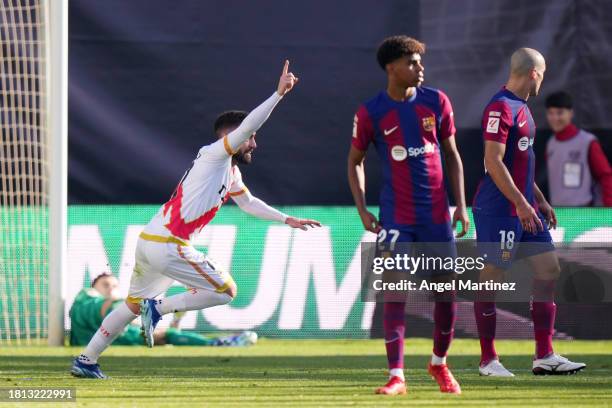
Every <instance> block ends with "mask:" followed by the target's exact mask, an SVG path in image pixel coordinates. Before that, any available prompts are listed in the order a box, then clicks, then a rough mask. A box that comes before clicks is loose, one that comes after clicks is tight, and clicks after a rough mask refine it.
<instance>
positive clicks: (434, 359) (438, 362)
mask: <svg viewBox="0 0 612 408" xmlns="http://www.w3.org/2000/svg"><path fill="white" fill-rule="evenodd" d="M442 364H446V356H444V357H438V356H436V355H435V354H432V355H431V365H442Z"/></svg>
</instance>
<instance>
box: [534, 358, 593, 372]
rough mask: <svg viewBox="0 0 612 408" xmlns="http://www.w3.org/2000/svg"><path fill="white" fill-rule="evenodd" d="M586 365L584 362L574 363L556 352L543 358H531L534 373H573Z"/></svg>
mask: <svg viewBox="0 0 612 408" xmlns="http://www.w3.org/2000/svg"><path fill="white" fill-rule="evenodd" d="M584 367H586V364H584V363H574V362H572V361H569V360H568V359H567V358H565V357H563V356H560V355H558V354H554V353H553V354H550V355H549V356H547V357H545V358H538V359H535V360H533V373H534V374H535V375H569V374H575V373H577V372H578V371H580V370H582V369H583V368H584Z"/></svg>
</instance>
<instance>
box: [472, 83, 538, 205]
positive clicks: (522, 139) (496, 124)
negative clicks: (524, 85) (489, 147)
mask: <svg viewBox="0 0 612 408" xmlns="http://www.w3.org/2000/svg"><path fill="white" fill-rule="evenodd" d="M481 125H482V135H483V139H484V141H487V140H488V141H493V142H497V143H503V144H505V145H506V151H505V153H504V158H503V163H504V165H505V166H506V168H507V169H508V171H509V172H510V175H511V176H512V180H513V181H514V184H515V185H516V187H517V188H518V189H519V190H520V191H521V193H522V194H523V195H524V196H525V198H526V199H527V201H528V202H530V203H532V205H533V206H534V208H536V209H537V206H536V202H535V199H534V192H533V183H534V172H535V153H534V151H533V142H534V139H535V122H534V120H533V117H532V116H531V111H530V110H529V107H528V106H527V102H526V101H525V100H523V99H521V98H519V97H518V96H516V95H514V94H513V93H512V92H510V91H509V90H507V89H506V88H505V87H504V88H502V90H501V91H499V92H498V93H497V94H495V95H494V96H493V98H491V101H490V102H489V103H488V105H487V106H486V108H485V110H484V113H483V115H482V124H481ZM473 211H475V212H480V213H481V214H488V215H495V216H516V208H515V207H514V205H513V204H512V203H511V202H510V201H509V200H508V199H507V198H506V197H505V196H504V195H503V193H502V192H501V191H500V190H499V188H498V187H497V185H495V183H494V182H493V179H492V178H491V176H490V175H489V173H488V172H487V171H486V168H485V175H484V177H483V178H482V180H481V181H480V184H479V185H478V189H477V191H476V195H475V196H474V202H473Z"/></svg>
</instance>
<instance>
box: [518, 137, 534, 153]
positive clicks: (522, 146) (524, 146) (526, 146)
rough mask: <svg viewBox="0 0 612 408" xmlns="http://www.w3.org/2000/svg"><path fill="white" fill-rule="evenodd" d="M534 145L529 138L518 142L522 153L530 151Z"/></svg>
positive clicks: (522, 138)
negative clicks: (530, 147)
mask: <svg viewBox="0 0 612 408" xmlns="http://www.w3.org/2000/svg"><path fill="white" fill-rule="evenodd" d="M531 144H532V142H530V140H529V138H528V137H527V136H523V137H521V138H520V139H519V141H518V148H519V150H520V151H521V152H524V151H525V150H527V149H529V146H530V145H531Z"/></svg>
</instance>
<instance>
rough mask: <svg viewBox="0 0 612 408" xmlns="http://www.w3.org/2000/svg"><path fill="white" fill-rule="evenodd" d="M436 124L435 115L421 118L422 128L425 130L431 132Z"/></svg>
mask: <svg viewBox="0 0 612 408" xmlns="http://www.w3.org/2000/svg"><path fill="white" fill-rule="evenodd" d="M435 126H436V118H435V116H427V117H426V118H423V130H424V131H426V132H431V131H432V130H433V129H434V127H435Z"/></svg>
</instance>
